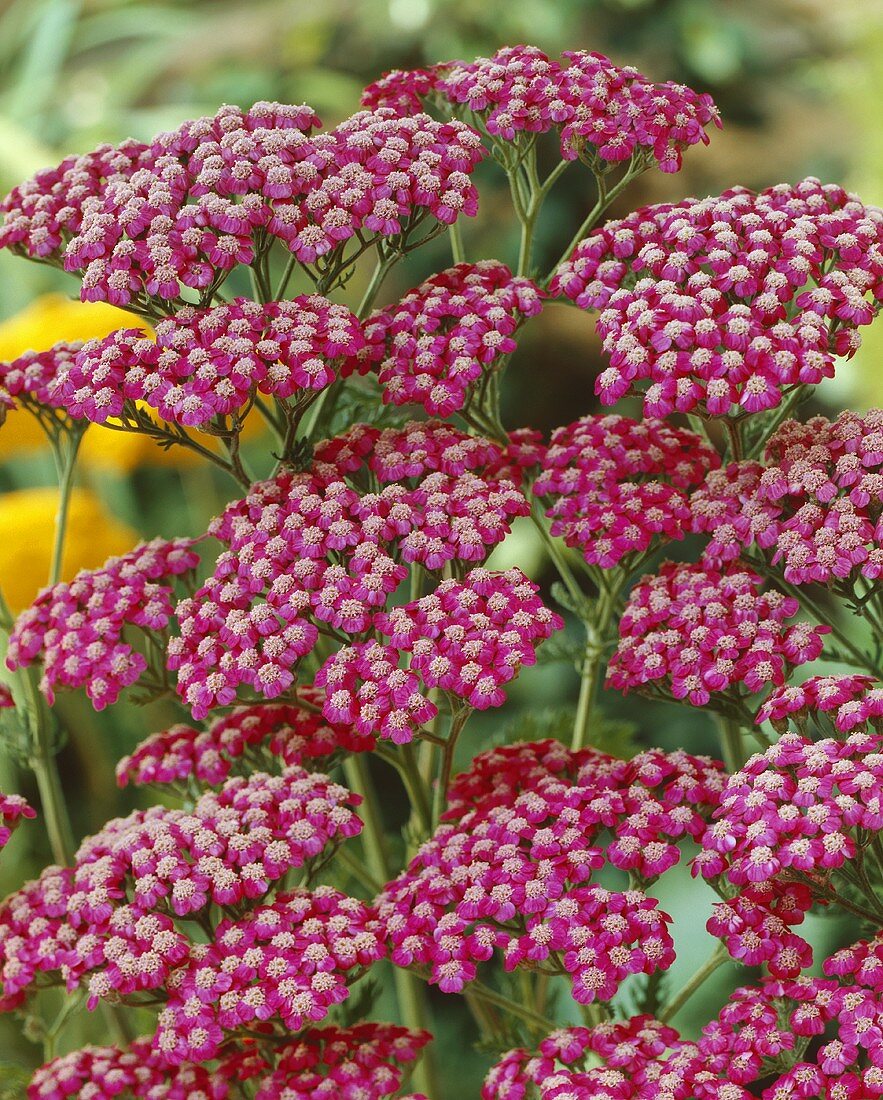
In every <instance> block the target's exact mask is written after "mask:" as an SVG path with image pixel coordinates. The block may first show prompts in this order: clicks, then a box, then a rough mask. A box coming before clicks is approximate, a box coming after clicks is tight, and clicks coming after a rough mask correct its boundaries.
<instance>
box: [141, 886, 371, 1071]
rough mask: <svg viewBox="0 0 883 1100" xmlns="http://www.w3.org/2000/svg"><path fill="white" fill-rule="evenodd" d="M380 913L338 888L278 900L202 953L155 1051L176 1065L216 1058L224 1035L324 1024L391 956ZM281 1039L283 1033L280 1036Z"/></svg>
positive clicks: (177, 991)
mask: <svg viewBox="0 0 883 1100" xmlns="http://www.w3.org/2000/svg"><path fill="white" fill-rule="evenodd" d="M385 953H386V952H385V947H384V944H383V942H382V940H381V939H380V937H379V935H378V933H377V921H376V919H375V917H374V916H373V914H372V911H371V910H370V909H369V908H368V907H367V906H366V905H364V904H363V903H362V902H360V901H357V900H356V899H355V898H350V897H346V896H345V895H343V894H341V893H340V892H339V891H337V890H334V889H332V888H331V887H330V886H320V887H317V888H316V889H315V890H314V891H312V892H311V893H310V892H307V891H304V890H300V891H292V892H289V893H284V894H279V895H277V897H276V899H275V900H274V901H273V902H272V904H270V905H261V906H257V907H256V908H254V909H251V910H250V911H249V912H248V913H247V914H246V916H245V917H243V918H242V919H241V920H234V919H227V920H223V921H221V923H220V924H219V925H218V926H217V928H216V929H215V938H214V942H213V943H212V944H209V945H193V946H192V947H191V950H190V957H189V959H188V960H187V962H186V964H185V966H184V967H183V968H182V970H181V972H179V974H177V975H176V978H175V982H174V985H173V988H172V989H171V990H170V991H169V999H168V1001H167V1003H166V1007H165V1008H164V1009H163V1010H162V1011H161V1012H160V1014H159V1020H158V1025H157V1031H156V1035H155V1037H154V1046H155V1048H156V1049H157V1050H159V1051H160V1052H161V1053H162V1056H163V1058H165V1059H166V1060H167V1061H168V1062H170V1063H171V1064H172V1065H176V1064H178V1063H180V1062H184V1061H195V1062H201V1061H207V1060H209V1059H211V1058H215V1057H217V1055H218V1053H219V1052H220V1050H221V1047H222V1044H223V1041H224V1038H225V1032H231V1031H240V1030H241V1029H242V1028H244V1027H245V1028H247V1027H249V1026H250V1025H254V1026H256V1027H259V1025H263V1024H267V1023H271V1022H275V1021H279V1023H281V1025H282V1030H281V1034H283V1035H287V1034H290V1033H291V1032H297V1031H300V1030H301V1029H302V1028H304V1027H309V1026H310V1025H311V1024H314V1023H317V1022H318V1021H320V1020H322V1019H324V1018H325V1017H326V1016H327V1015H328V1012H329V1010H330V1009H331V1008H332V1006H334V1005H336V1004H340V1003H341V1002H342V1001H344V1000H346V998H347V997H348V996H349V989H348V986H347V982H348V981H350V980H353V979H354V978H356V977H357V976H359V975H360V974H362V973H364V972H365V970H366V969H368V968H369V967H370V966H371V965H372V963H375V962H377V960H378V959H381V958H383V956H384V955H385ZM276 1034H280V1032H278V1031H277V1032H276Z"/></svg>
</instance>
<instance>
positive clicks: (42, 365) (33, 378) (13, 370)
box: [0, 342, 83, 413]
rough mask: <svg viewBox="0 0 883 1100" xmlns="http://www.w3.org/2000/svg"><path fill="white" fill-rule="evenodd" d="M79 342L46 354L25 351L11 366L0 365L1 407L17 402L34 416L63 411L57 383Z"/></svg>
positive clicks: (67, 344)
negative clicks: (35, 414) (52, 410)
mask: <svg viewBox="0 0 883 1100" xmlns="http://www.w3.org/2000/svg"><path fill="white" fill-rule="evenodd" d="M82 346H83V345H82V343H80V342H77V343H59V344H54V345H53V346H52V347H51V348H50V349H49V350H48V351H40V352H37V351H27V352H25V353H24V355H20V356H19V357H18V358H17V359H13V360H12V362H10V363H0V404H2V405H5V406H6V408H8V409H14V408H16V407H17V406H18V404H19V403H21V405H22V406H23V407H24V408H26V409H28V410H29V411H32V412H35V413H41V412H43V411H44V410H46V409H63V408H64V401H63V400H62V398H61V395H60V394H59V392H58V380H59V378H60V377H61V376H62V375H64V374H65V372H66V371H67V370H68V369H69V368H70V367H71V366H72V365H73V362H74V360H75V359H76V357H77V354H78V353H79V351H80V349H81V348H82Z"/></svg>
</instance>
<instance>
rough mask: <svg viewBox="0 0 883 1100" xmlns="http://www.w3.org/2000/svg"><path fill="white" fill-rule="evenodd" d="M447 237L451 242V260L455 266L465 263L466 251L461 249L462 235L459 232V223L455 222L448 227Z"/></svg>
mask: <svg viewBox="0 0 883 1100" xmlns="http://www.w3.org/2000/svg"><path fill="white" fill-rule="evenodd" d="M448 237H449V238H450V241H451V259H452V260H453V261H454V263H455V264H462V263H465V262H466V249H465V248H464V247H463V234H462V232H461V231H460V222H459V221H455V222H453V223H452V224H451V225H450V226H449V227H448Z"/></svg>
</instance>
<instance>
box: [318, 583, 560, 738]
mask: <svg viewBox="0 0 883 1100" xmlns="http://www.w3.org/2000/svg"><path fill="white" fill-rule="evenodd" d="M537 591H538V589H537V586H536V585H535V584H533V583H531V581H529V580H528V579H527V577H526V576H525V575H524V574H523V573H522V572H521V570H520V569H508V570H506V571H505V572H503V573H494V572H492V571H490V570H488V569H473V570H471V571H470V572H469V573H467V574H466V576H465V577H464V578H463V581H462V583H461V582H459V581H456V580H445V581H442V582H441V584H439V586H438V587H437V588H436V590H435V591H434V592H433V593H431V594H430V595H428V596H423V597H422V598H421V599H419V600H416V601H413V602H411V603H408V604H405V605H404V606H402V607H394V608H393V609H392V610H391V611H390V612H388V613H384V614H380V615H378V616H377V618H376V620H375V625H376V628H377V630H378V631H379V632H380V633H381V634H383V635H387V636H388V637H389V639H390V641H389V645H380V644H378V643H376V642H367V643H365V644H363V645H359V646H347V647H345V648H343V649H341V650H339V651H338V652H337V653H335V654H334V655H333V656H331V657H330V658H329V659H328V660H327V661H326V662H325V663H324V664H323V665H322V667H321V668H320V669H319V672H318V674H317V675H316V683H317V684H318V685H319V686H320V687H324V688H325V691H326V693H327V700H326V703H325V706H324V711H323V713H324V714H325V716H326V717H327V718H328V719H329V720H330V721H333V722H353V723H354V724H355V726H356V729H357V730H359V731H360V732H363V733H372V732H379V733H380V734H381V736H384V737H389V738H391V739H392V740H393V741H396V742H399V743H401V742H406V741H410V740H411V739H412V737H413V732H414V730H415V729H418V728H419V727H420V726H421V725H422V724H423V723H424V722H426V721H428V720H429V719H430V718H432V717H434V715H435V714H436V713H437V708H436V707H435V705H434V704H433V703H431V702H430V701H429V700H428V699H427V698H426V697H425V696H424V695H423V694H421V691H420V688H421V686H422V685H425V686H426V687H428V688H440V689H441V690H442V691H445V692H447V693H448V694H449V695H451V696H453V697H454V699H456V700H459V701H461V702H463V703H465V704H467V705H468V706H470V707H473V708H475V709H476V710H487V708H488V707H498V706H501V705H502V704H503V702H504V701H505V699H506V694H505V692H504V691H503V685H504V684H507V683H509V681H510V680H512V679H514V678H515V677H516V676H517V675H518V673H519V672H520V670H521V668H522V667H523V666H524V665H532V664H534V663H535V662H536V647H537V646H538V645H539V644H540V643H541V642H543V641H545V640H546V639H547V638H549V637H550V636H551V634H552V632H553V631H555V630H560V629H561V627H562V626H563V625H564V623H563V620H562V619H561V617H560V616H559V615H556V614H555V613H554V612H552V611H550V610H549V609H548V608H547V607H546V606H545V604H544V603H543V602H542V600H541V599H540V598H539V596H538V595H537ZM402 653H407V654H409V658H408V667H407V670H404V671H403V670H400V669H399V667H398V664H399V655H400V654H402Z"/></svg>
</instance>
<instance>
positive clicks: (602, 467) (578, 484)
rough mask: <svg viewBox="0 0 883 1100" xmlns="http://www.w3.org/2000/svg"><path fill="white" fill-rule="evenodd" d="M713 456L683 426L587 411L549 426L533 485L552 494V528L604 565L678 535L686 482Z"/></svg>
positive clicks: (683, 530) (686, 517) (695, 479)
mask: <svg viewBox="0 0 883 1100" xmlns="http://www.w3.org/2000/svg"><path fill="white" fill-rule="evenodd" d="M719 463H720V458H719V456H718V453H717V451H716V450H715V449H714V448H713V447H712V446H711V445H710V444H708V443H706V442H705V440H703V439H702V437H701V436H699V435H697V434H696V433H695V432H691V431H687V430H686V429H684V428H677V427H673V426H671V425H668V424H665V423H664V422H663V421H661V420H643V421H637V420H631V419H629V418H628V417H626V416H616V415H614V414H612V413H611V414H607V415H606V416H603V415H598V416H586V417H583V418H582V419H581V420H577V421H575V422H574V423H573V424H568V425H567V426H566V427H563V428H556V429H555V431H554V432H553V433H552V438H551V441H550V443H549V446H548V448H547V449H546V451H545V454H544V455H543V457H542V460H541V471H540V474H539V477H537V479H536V481H535V482H534V485H533V491H534V494H535V495H536V496H539V497H543V498H549V499H550V501H551V503H549V504H548V507H547V509H546V515H547V516H548V517H549V518H550V519H551V520H552V525H551V531H552V534H553V535H557V536H561V537H563V538H564V541H565V542H566V543H567V545H568V546H575V547H578V548H579V549H580V550H581V551H582V554H583V557H584V558H585V560H586V561H587V562H588V563H589V564H590V565H599V566H601V568H602V569H610V568H612V567H613V566H615V565H618V564H619V562H620V561H622V559H623V558H626V557H629V556H630V555H634V554H640V553H642V552H643V551H646V550H648V549H650V547H651V546H654V545H657V544H658V542H659V541H660V540H666V541H668V540H674V539H683V538H684V537H685V535H686V534H687V533H688V532H689V531H690V529H691V519H692V513H691V509H690V503H689V498H688V493H689V490H690V489H691V488H693V487H694V486H696V485H699V484H700V482H702V480H703V478H704V477H705V475H706V473H707V471H708V470H709V469H714V468H715V467H716V466H717V465H719ZM547 503H548V501H547Z"/></svg>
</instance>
